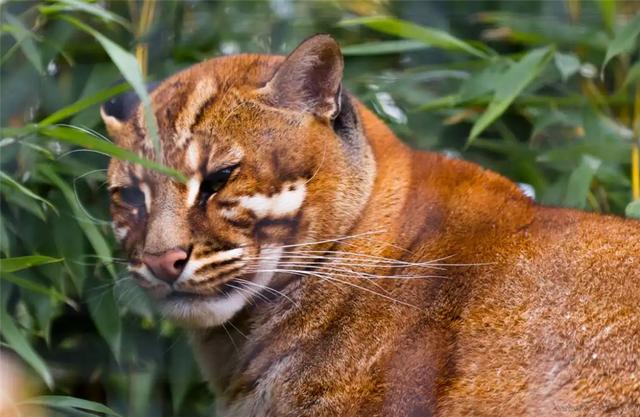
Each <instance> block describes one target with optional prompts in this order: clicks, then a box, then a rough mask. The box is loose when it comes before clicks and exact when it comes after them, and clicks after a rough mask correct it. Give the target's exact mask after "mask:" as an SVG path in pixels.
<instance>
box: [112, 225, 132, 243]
mask: <svg viewBox="0 0 640 417" xmlns="http://www.w3.org/2000/svg"><path fill="white" fill-rule="evenodd" d="M113 234H114V235H115V237H116V239H117V240H118V242H122V241H123V240H124V239H125V238H126V237H127V235H128V234H129V228H128V227H116V226H115V224H114V225H113Z"/></svg>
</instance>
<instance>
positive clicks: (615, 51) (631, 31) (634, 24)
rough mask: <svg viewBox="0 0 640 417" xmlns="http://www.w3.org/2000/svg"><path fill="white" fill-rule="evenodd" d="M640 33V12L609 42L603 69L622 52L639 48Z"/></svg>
mask: <svg viewBox="0 0 640 417" xmlns="http://www.w3.org/2000/svg"><path fill="white" fill-rule="evenodd" d="M639 34H640V14H638V15H636V17H634V18H633V19H631V20H630V21H629V23H627V24H626V25H625V26H623V27H622V28H620V29H619V30H617V31H616V34H615V36H614V37H613V40H611V42H610V43H609V47H608V48H607V54H606V55H605V57H604V61H603V62H602V69H604V67H606V66H607V63H608V62H609V61H610V60H611V59H612V58H613V57H616V56H618V55H620V54H623V53H626V52H629V51H631V50H633V49H634V48H635V49H636V50H637V49H638V43H637V42H636V38H637V37H638V35H639Z"/></svg>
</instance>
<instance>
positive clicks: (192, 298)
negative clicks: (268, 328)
mask: <svg viewBox="0 0 640 417" xmlns="http://www.w3.org/2000/svg"><path fill="white" fill-rule="evenodd" d="M247 300H248V298H247V295H246V294H242V293H240V292H239V291H233V292H230V293H228V294H225V295H196V294H194V295H184V296H183V295H179V296H169V297H166V298H165V299H164V300H162V301H161V302H160V310H161V311H162V314H163V315H164V316H165V317H166V318H168V319H169V320H171V321H173V322H175V323H176V324H178V325H180V326H183V327H189V328H204V327H215V326H219V325H221V324H223V323H225V322H226V321H228V320H231V319H232V318H233V316H235V315H236V314H237V313H238V312H239V311H240V310H242V309H243V308H244V306H245V305H246V304H247Z"/></svg>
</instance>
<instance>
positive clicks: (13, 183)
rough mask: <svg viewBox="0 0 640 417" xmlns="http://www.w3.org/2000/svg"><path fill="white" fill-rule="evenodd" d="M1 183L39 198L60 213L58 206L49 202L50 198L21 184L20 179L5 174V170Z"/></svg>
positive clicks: (1, 174) (0, 179) (31, 196)
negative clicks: (43, 196) (41, 195)
mask: <svg viewBox="0 0 640 417" xmlns="http://www.w3.org/2000/svg"><path fill="white" fill-rule="evenodd" d="M0 183H1V184H3V185H5V186H8V187H11V188H12V189H14V190H16V191H19V192H21V193H22V194H24V195H26V196H27V197H30V198H32V199H34V200H38V201H40V202H41V203H44V204H46V205H47V206H49V207H51V210H53V211H54V212H55V213H56V214H59V213H58V210H57V209H56V207H55V206H54V205H53V204H51V202H49V200H47V199H45V198H42V197H40V196H39V195H38V194H36V193H34V192H33V191H31V190H30V189H28V188H27V187H25V186H24V185H22V184H20V183H19V182H18V181H16V180H14V179H13V178H11V177H10V176H9V175H7V174H5V173H4V172H2V171H0Z"/></svg>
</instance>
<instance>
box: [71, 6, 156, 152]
mask: <svg viewBox="0 0 640 417" xmlns="http://www.w3.org/2000/svg"><path fill="white" fill-rule="evenodd" d="M61 19H64V20H66V21H67V22H69V23H71V24H72V25H74V26H75V27H77V28H78V29H80V30H83V31H85V32H87V33H88V34H90V35H91V36H93V37H94V38H95V39H96V40H97V41H98V42H99V43H100V45H102V48H103V49H104V50H105V52H106V53H107V55H109V58H111V61H112V62H113V63H114V64H115V66H116V67H118V70H120V73H121V74H122V76H123V77H124V79H125V80H127V81H128V82H129V84H131V87H133V89H134V90H135V92H136V93H137V94H138V97H140V102H141V103H142V106H143V111H144V119H145V124H146V125H147V130H148V133H149V137H150V138H151V142H152V143H153V146H154V148H155V150H156V152H157V153H158V154H159V155H162V147H161V143H160V136H159V135H158V124H157V122H156V117H155V115H154V113H153V110H152V108H151V99H150V97H149V93H148V92H147V88H146V85H145V82H144V77H143V75H142V72H141V71H140V66H139V65H138V61H137V60H136V57H135V56H133V55H132V54H130V53H129V52H127V51H126V50H124V49H123V48H122V47H121V46H120V45H118V44H117V43H115V42H113V41H112V40H111V39H109V38H107V37H106V36H104V35H103V34H101V33H100V32H98V31H97V30H95V29H93V28H92V27H90V26H87V25H86V24H84V23H82V22H81V21H79V20H77V19H74V18H72V17H70V16H61ZM160 159H161V160H162V158H160Z"/></svg>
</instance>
